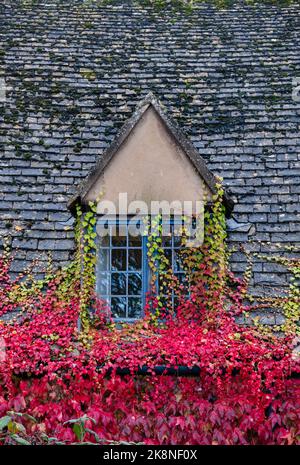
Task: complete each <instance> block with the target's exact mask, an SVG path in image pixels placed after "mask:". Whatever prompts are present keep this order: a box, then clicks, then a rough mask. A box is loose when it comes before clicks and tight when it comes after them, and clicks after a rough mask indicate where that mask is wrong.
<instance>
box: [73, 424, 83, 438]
mask: <svg viewBox="0 0 300 465" xmlns="http://www.w3.org/2000/svg"><path fill="white" fill-rule="evenodd" d="M73 431H74V433H75V436H76V437H77V439H78V441H82V440H83V438H84V428H83V426H82V424H81V423H75V424H74V425H73Z"/></svg>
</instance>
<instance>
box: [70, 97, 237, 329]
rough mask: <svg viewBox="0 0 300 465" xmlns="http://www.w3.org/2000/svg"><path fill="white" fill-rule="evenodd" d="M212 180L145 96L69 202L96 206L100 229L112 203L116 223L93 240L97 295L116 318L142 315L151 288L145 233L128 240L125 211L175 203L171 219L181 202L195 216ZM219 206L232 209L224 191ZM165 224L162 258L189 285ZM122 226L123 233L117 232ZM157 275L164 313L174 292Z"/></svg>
mask: <svg viewBox="0 0 300 465" xmlns="http://www.w3.org/2000/svg"><path fill="white" fill-rule="evenodd" d="M216 183H217V180H216V178H215V177H214V175H213V173H212V172H211V171H210V170H209V169H208V168H207V166H206V163H205V160H204V159H203V158H202V157H201V154H200V153H199V152H198V151H197V150H196V148H195V147H194V146H193V145H192V143H191V142H190V141H189V140H188V139H187V138H186V137H185V135H184V134H183V133H182V131H181V130H180V129H179V128H178V127H177V125H176V123H175V122H174V121H172V120H171V118H169V117H168V116H167V115H166V113H165V111H164V108H163V106H162V105H161V104H160V102H159V101H158V100H157V99H156V98H155V97H154V96H153V94H151V93H149V94H148V95H147V96H146V97H145V99H143V100H142V101H141V102H140V104H139V105H138V107H137V109H136V111H135V112H134V113H133V115H132V117H131V118H129V120H128V121H127V122H126V123H125V124H124V126H123V127H122V128H121V130H120V132H119V134H118V136H117V137H116V139H115V140H114V141H113V142H112V144H111V145H110V146H109V147H108V148H107V149H106V150H105V151H104V153H102V154H100V156H99V159H98V161H97V164H96V167H95V169H94V170H93V171H92V172H91V173H90V175H89V176H88V178H87V179H86V180H85V181H84V182H83V183H82V184H81V186H80V187H79V189H78V191H77V193H76V195H75V196H74V197H73V199H71V201H70V203H69V207H70V209H71V210H72V211H74V212H75V210H76V208H75V207H76V204H77V203H81V204H82V205H83V206H87V205H88V204H89V202H97V213H98V215H99V224H100V223H101V221H102V219H103V218H102V215H106V213H104V209H102V208H101V206H100V204H102V203H108V204H110V205H112V206H113V210H114V212H113V214H112V216H113V218H114V220H111V221H108V224H107V227H108V229H109V230H110V233H109V234H107V235H106V236H104V237H101V239H100V242H99V246H100V248H99V255H98V256H97V260H98V261H97V267H96V274H97V293H98V295H99V297H101V298H103V299H104V300H105V301H106V302H107V303H108V304H109V305H110V307H111V311H112V315H113V317H114V318H115V319H116V320H126V321H131V320H136V319H138V318H140V317H142V315H143V308H144V304H145V299H146V294H147V292H148V291H149V285H150V280H151V279H152V284H153V279H154V278H155V277H153V276H151V273H150V266H149V256H148V250H147V242H148V238H147V235H145V234H144V233H143V232H142V231H141V234H137V235H136V236H133V237H132V235H131V234H130V230H129V229H128V222H129V219H130V215H136V213H135V211H136V210H135V209H134V208H131V207H132V206H133V205H136V203H142V204H143V205H144V206H145V209H144V208H142V209H139V210H140V211H142V212H143V215H147V216H152V215H153V211H152V203H153V202H154V203H155V202H156V203H161V202H163V203H166V204H167V205H169V206H170V205H173V204H176V205H180V206H181V207H183V208H179V209H177V207H176V208H175V209H174V211H173V214H174V215H175V216H176V215H179V214H182V213H180V212H183V211H185V209H184V205H185V203H186V202H187V203H190V204H193V208H192V210H191V214H192V215H194V214H195V212H197V211H198V209H197V208H196V209H194V205H195V204H196V203H197V202H200V203H202V205H203V203H204V202H206V201H208V202H209V201H211V200H212V197H213V195H214V194H215V193H216ZM120 196H125V197H126V202H127V205H128V207H129V208H128V209H127V210H126V209H125V211H124V209H123V208H120V201H119V200H120ZM99 199H100V200H99ZM122 199H123V197H122ZM224 203H225V205H226V208H227V211H230V209H231V207H232V201H231V199H230V198H229V197H228V196H227V194H226V193H225V195H224ZM145 211H146V212H147V213H144V212H145ZM110 214H111V213H109V215H110ZM184 214H185V213H184ZM101 218H102V219H101ZM141 227H142V226H141ZM170 227H171V230H170V236H169V237H168V236H166V237H163V238H162V244H163V248H164V252H165V256H166V257H167V259H168V262H169V267H170V269H171V270H172V272H173V274H174V276H175V277H176V278H177V279H178V281H180V282H182V283H183V285H187V287H188V284H187V283H185V273H184V270H183V269H182V263H181V259H180V253H179V249H180V247H179V239H178V235H177V234H176V233H175V229H174V227H175V223H174V222H173V225H172V222H170ZM120 228H121V230H122V234H119V230H120ZM172 228H173V229H172ZM156 278H157V279H156V285H157V289H158V287H159V288H160V298H161V299H162V302H163V301H164V300H166V299H168V302H167V305H168V308H170V306H173V307H174V306H176V295H175V293H174V292H173V290H171V292H170V289H164V277H163V273H160V275H159V273H158V275H157V277H156ZM165 287H166V286H165ZM186 292H188V290H187V291H186Z"/></svg>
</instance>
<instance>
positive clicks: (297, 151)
mask: <svg viewBox="0 0 300 465" xmlns="http://www.w3.org/2000/svg"><path fill="white" fill-rule="evenodd" d="M0 9H1V10H0V15H1V22H2V25H3V27H1V30H0V49H1V51H0V61H1V68H0V69H1V73H2V77H4V78H5V82H6V101H0V121H1V123H0V124H1V133H0V136H1V144H2V145H1V147H2V148H1V158H0V164H1V172H0V182H1V194H0V195H1V197H0V209H1V221H0V229H1V234H2V235H6V234H8V233H11V235H12V245H13V247H14V248H19V252H18V254H17V257H18V260H16V261H15V264H14V268H15V271H17V270H19V269H21V268H23V266H24V260H26V261H31V260H32V259H33V258H35V257H36V256H37V254H42V258H44V259H46V252H47V251H48V250H52V251H53V258H54V260H55V262H56V263H57V264H58V265H64V264H66V263H67V262H68V261H69V260H70V257H71V253H72V250H73V231H72V224H73V218H72V216H71V214H70V212H69V211H68V209H67V202H68V200H69V199H70V198H71V196H72V195H73V194H74V192H75V191H76V186H77V185H78V184H79V182H80V181H81V180H82V179H83V178H85V177H86V176H87V174H88V172H89V171H90V169H91V168H92V167H93V166H94V164H95V161H96V159H97V157H98V155H99V154H100V153H102V152H103V151H104V149H105V148H106V147H108V145H109V144H110V143H111V141H112V140H113V138H114V136H115V134H116V133H117V131H118V129H119V128H120V127H121V125H122V124H123V123H124V121H125V120H126V119H127V118H128V117H129V116H130V115H131V114H132V112H133V109H134V108H135V106H136V104H137V103H138V101H139V100H141V98H143V97H144V96H145V95H146V94H147V93H148V92H149V91H153V93H154V94H155V95H157V96H158V98H159V99H160V100H161V101H162V103H163V104H164V105H165V107H166V108H167V111H168V114H170V115H171V116H172V117H173V118H174V119H175V121H176V122H177V124H178V125H179V127H181V128H182V129H183V131H184V132H185V133H186V134H187V135H188V136H189V138H190V140H191V141H192V142H193V144H194V146H195V147H196V148H197V149H198V150H199V153H200V155H201V156H202V157H204V158H205V160H206V161H207V164H208V167H209V168H210V169H211V170H212V171H213V172H214V173H215V174H219V175H222V176H223V177H224V183H225V186H226V188H227V189H228V190H229V191H230V192H231V195H232V196H233V197H234V198H235V200H236V205H235V208H234V212H233V215H234V219H231V220H230V222H229V226H230V227H231V229H232V231H231V233H230V241H231V242H232V243H236V242H238V241H242V242H244V241H246V240H247V239H249V238H250V239H255V240H261V241H270V242H272V243H280V244H295V243H299V242H300V237H299V235H300V231H299V228H300V221H299V215H300V212H299V209H300V203H299V194H300V166H299V164H300V160H299V158H300V135H299V126H300V102H295V101H294V100H293V99H292V80H293V78H296V77H300V43H299V30H300V16H299V6H298V5H294V6H288V7H282V8H278V7H276V6H272V5H258V6H254V7H252V6H246V5H244V4H243V3H242V2H236V3H235V4H234V6H232V7H230V8H229V9H226V10H224V9H223V10H220V9H217V8H215V7H214V6H211V5H209V4H199V5H198V6H196V7H195V9H194V11H193V12H192V13H191V14H188V13H183V12H174V11H171V10H170V9H169V10H168V9H166V10H163V11H156V10H155V9H154V8H152V7H147V6H141V4H140V3H133V2H129V1H123V2H119V3H116V2H113V3H112V4H109V3H107V2H106V3H105V4H104V3H103V2H102V3H101V2H100V1H98V0H94V1H93V0H89V1H83V0H82V1H79V0H77V1H76V0H68V1H67V0H65V1H62V0H47V1H46V0H22V1H20V0H19V1H18V0H15V1H14V2H11V1H8V0H4V1H2V2H1V6H0ZM0 78H1V75H0ZM2 100H3V99H2ZM238 223H240V224H238ZM253 247H254V248H256V249H257V250H259V249H261V250H263V251H264V250H265V249H266V247H265V246H264V245H258V244H256V245H254V246H253ZM279 252H280V248H279ZM232 266H233V269H234V270H235V271H238V272H239V271H242V270H243V269H244V267H245V260H244V257H243V255H242V254H241V253H239V252H237V253H235V254H234V255H233V257H232ZM286 283H287V275H286V274H285V273H284V270H282V269H279V268H278V267H275V265H273V264H271V263H268V262H266V263H263V262H259V261H257V262H255V264H254V284H255V285H256V291H257V292H261V291H263V290H266V291H267V292H271V289H269V287H270V286H271V287H272V286H274V285H275V286H276V285H278V286H279V285H280V286H281V285H285V284H286Z"/></svg>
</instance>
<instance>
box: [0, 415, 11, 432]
mask: <svg viewBox="0 0 300 465" xmlns="http://www.w3.org/2000/svg"><path fill="white" fill-rule="evenodd" d="M10 421H11V417H9V416H7V415H6V416H5V417H2V418H0V430H3V429H4V428H6V426H7V425H8V423H9V422H10Z"/></svg>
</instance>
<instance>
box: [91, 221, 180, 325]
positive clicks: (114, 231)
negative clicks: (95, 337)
mask: <svg viewBox="0 0 300 465" xmlns="http://www.w3.org/2000/svg"><path fill="white" fill-rule="evenodd" d="M130 220H131V218H130V217H128V218H125V219H122V218H120V219H118V220H117V221H116V220H107V219H105V220H102V219H101V218H99V220H98V224H97V226H98V225H100V226H101V228H102V231H104V233H106V234H105V235H103V234H102V237H101V236H99V235H98V241H99V248H98V252H97V253H98V259H97V270H96V271H97V273H96V274H97V281H96V283H97V285H96V291H97V294H98V295H99V296H100V297H101V298H102V299H103V300H104V301H106V302H107V304H108V305H109V306H110V309H111V313H112V317H113V319H114V320H115V321H128V322H130V321H135V320H137V319H139V318H142V317H143V309H144V306H145V303H146V301H145V299H146V294H147V292H148V291H149V290H150V278H151V276H150V269H149V264H148V255H147V242H148V238H147V234H146V230H145V227H144V226H145V223H144V222H143V221H142V220H138V221H137V222H136V223H135V228H134V235H133V234H132V232H133V231H132V224H131V226H130ZM163 225H164V223H163ZM178 225H179V222H178V221H177V222H176V221H174V219H172V220H171V222H170V221H169V222H168V225H167V226H168V228H165V229H166V231H167V232H168V234H164V233H163V236H162V246H163V248H164V253H165V256H166V258H167V259H168V261H169V265H170V267H171V268H172V270H173V274H174V275H175V276H176V277H177V278H178V279H179V281H180V283H182V284H183V285H184V286H186V272H185V270H184V268H183V263H182V259H181V257H180V251H181V250H182V248H183V245H182V237H181V236H180V235H179V234H178V235H177V234H176V228H177V226H178ZM163 231H164V227H163ZM156 278H157V279H156V284H157V290H158V288H159V289H160V296H161V299H162V302H163V301H165V302H166V305H167V304H168V305H172V306H173V307H174V306H175V305H176V295H175V293H174V291H172V292H171V295H170V293H169V292H167V290H166V292H164V288H163V286H162V282H163V275H158V276H157V277H156ZM161 291H162V292H161ZM187 293H188V292H187ZM170 298H171V301H170Z"/></svg>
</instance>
